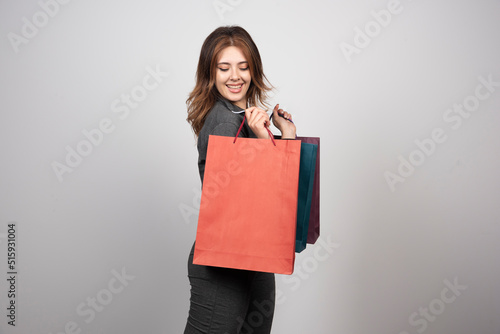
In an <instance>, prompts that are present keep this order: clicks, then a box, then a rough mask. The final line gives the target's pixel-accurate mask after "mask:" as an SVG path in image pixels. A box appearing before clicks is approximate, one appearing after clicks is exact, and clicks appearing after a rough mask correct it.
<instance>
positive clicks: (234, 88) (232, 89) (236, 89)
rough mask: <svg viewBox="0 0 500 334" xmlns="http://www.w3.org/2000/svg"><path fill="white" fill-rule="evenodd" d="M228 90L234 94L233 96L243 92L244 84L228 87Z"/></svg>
mask: <svg viewBox="0 0 500 334" xmlns="http://www.w3.org/2000/svg"><path fill="white" fill-rule="evenodd" d="M226 87H227V89H228V90H229V91H230V92H231V93H233V94H237V93H239V92H241V90H242V89H243V84H239V85H226Z"/></svg>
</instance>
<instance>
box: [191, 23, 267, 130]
mask: <svg viewBox="0 0 500 334" xmlns="http://www.w3.org/2000/svg"><path fill="white" fill-rule="evenodd" d="M228 46H236V47H238V48H240V49H241V51H242V52H243V54H244V55H245V58H246V59H247V61H248V65H249V68H250V75H251V77H252V81H251V82H250V86H249V87H248V91H247V96H246V98H247V103H248V104H249V105H250V106H254V105H256V106H259V107H261V108H267V107H268V104H267V103H266V100H267V98H268V95H267V93H268V92H269V91H270V90H272V88H273V87H272V86H271V84H270V83H269V81H268V80H267V78H266V76H265V75H264V71H263V67H262V60H261V59H260V53H259V50H258V49H257V46H256V45H255V43H254V41H253V40H252V37H250V35H249V34H248V32H247V31H246V30H245V29H243V28H241V27H239V26H226V27H219V28H217V29H215V30H214V31H213V32H212V33H211V34H210V35H208V37H207V38H206V39H205V42H204V43H203V46H202V47H201V52H200V59H199V61H198V69H197V70H196V85H195V87H194V89H193V91H192V92H191V93H190V94H189V97H188V99H187V100H186V104H187V109H188V117H187V119H186V120H187V121H188V122H189V123H190V124H191V127H192V128H193V131H194V133H195V135H196V136H198V134H199V133H200V131H201V128H202V127H203V124H204V123H205V119H206V117H207V115H208V112H209V111H210V109H212V107H213V106H214V104H215V102H216V101H217V99H218V98H219V97H220V96H221V95H220V93H219V91H218V90H217V87H216V86H215V78H216V70H217V62H218V60H219V57H220V54H221V52H222V50H224V49H225V48H227V47H228Z"/></svg>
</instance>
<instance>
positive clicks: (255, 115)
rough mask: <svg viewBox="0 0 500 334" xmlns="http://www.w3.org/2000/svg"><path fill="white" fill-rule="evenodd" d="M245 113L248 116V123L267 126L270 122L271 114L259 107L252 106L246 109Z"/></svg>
mask: <svg viewBox="0 0 500 334" xmlns="http://www.w3.org/2000/svg"><path fill="white" fill-rule="evenodd" d="M245 115H246V116H247V120H248V125H260V124H262V126H266V125H268V123H269V116H268V115H267V113H266V112H265V111H264V110H262V109H259V108H257V107H251V108H248V109H246V110H245Z"/></svg>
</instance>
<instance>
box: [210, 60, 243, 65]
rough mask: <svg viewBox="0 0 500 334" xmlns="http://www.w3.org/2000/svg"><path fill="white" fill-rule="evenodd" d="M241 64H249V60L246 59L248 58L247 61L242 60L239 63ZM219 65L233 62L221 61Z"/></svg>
mask: <svg viewBox="0 0 500 334" xmlns="http://www.w3.org/2000/svg"><path fill="white" fill-rule="evenodd" d="M240 64H248V61H246V60H245V61H240V62H239V63H238V65H240ZM217 65H231V64H230V63H228V62H220V63H218V64H217Z"/></svg>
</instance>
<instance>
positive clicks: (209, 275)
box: [184, 245, 276, 334]
mask: <svg viewBox="0 0 500 334" xmlns="http://www.w3.org/2000/svg"><path fill="white" fill-rule="evenodd" d="M193 253H194V245H193V248H192V249H191V253H190V254H189V260H188V277H189V283H190V284H191V299H190V309H189V317H188V320H187V324H186V328H185V330H184V334H269V333H271V325H272V321H273V315H274V304H275V291H276V288H275V280H274V274H271V273H262V272H255V271H248V270H237V269H228V268H218V267H210V266H201V265H196V264H193Z"/></svg>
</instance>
